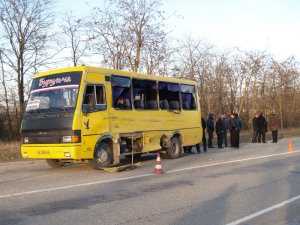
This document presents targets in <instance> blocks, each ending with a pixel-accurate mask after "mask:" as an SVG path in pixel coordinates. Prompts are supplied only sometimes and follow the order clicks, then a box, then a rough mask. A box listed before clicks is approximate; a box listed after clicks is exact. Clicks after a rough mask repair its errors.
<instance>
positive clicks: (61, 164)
mask: <svg viewBox="0 0 300 225" xmlns="http://www.w3.org/2000/svg"><path fill="white" fill-rule="evenodd" d="M46 162H47V163H48V165H49V166H50V167H51V168H61V167H64V166H65V165H66V164H67V163H66V162H63V161H62V160H60V159H46Z"/></svg>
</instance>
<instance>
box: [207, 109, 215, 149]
mask: <svg viewBox="0 0 300 225" xmlns="http://www.w3.org/2000/svg"><path fill="white" fill-rule="evenodd" d="M206 129H207V134H208V148H213V144H212V142H213V138H214V131H215V121H214V114H212V113H209V114H208V118H207V122H206Z"/></svg>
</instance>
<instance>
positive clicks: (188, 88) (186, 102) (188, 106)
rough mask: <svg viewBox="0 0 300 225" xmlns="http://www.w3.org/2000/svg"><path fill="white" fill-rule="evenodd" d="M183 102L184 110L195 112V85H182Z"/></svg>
mask: <svg viewBox="0 0 300 225" xmlns="http://www.w3.org/2000/svg"><path fill="white" fill-rule="evenodd" d="M180 89H181V102H182V108H183V109H184V110H195V109H197V105H196V99H195V97H196V93H195V87H194V86H193V85H187V84H181V85H180Z"/></svg>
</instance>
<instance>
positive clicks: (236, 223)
mask: <svg viewBox="0 0 300 225" xmlns="http://www.w3.org/2000/svg"><path fill="white" fill-rule="evenodd" d="M299 199H300V195H298V196H295V197H293V198H290V199H288V200H285V201H283V202H281V203H278V204H276V205H273V206H271V207H269V208H266V209H263V210H260V211H258V212H256V213H253V214H251V215H249V216H245V217H243V218H241V219H238V220H236V221H233V222H231V223H228V224H226V225H239V224H242V223H244V222H247V221H249V220H251V219H254V218H256V217H259V216H262V215H264V214H266V213H269V212H271V211H273V210H275V209H279V208H281V207H283V206H285V205H288V204H290V203H292V202H294V201H297V200H299Z"/></svg>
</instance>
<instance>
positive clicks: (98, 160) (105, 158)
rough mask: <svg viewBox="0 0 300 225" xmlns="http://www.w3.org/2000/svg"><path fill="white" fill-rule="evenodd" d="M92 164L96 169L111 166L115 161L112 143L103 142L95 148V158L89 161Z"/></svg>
mask: <svg viewBox="0 0 300 225" xmlns="http://www.w3.org/2000/svg"><path fill="white" fill-rule="evenodd" d="M89 163H90V165H91V166H92V167H93V168H94V169H96V170H101V169H103V168H105V167H109V166H111V165H112V163H113V152H112V148H111V145H110V144H109V143H107V142H101V143H100V144H98V145H97V146H96V148H95V152H94V158H93V159H92V160H90V161H89Z"/></svg>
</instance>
